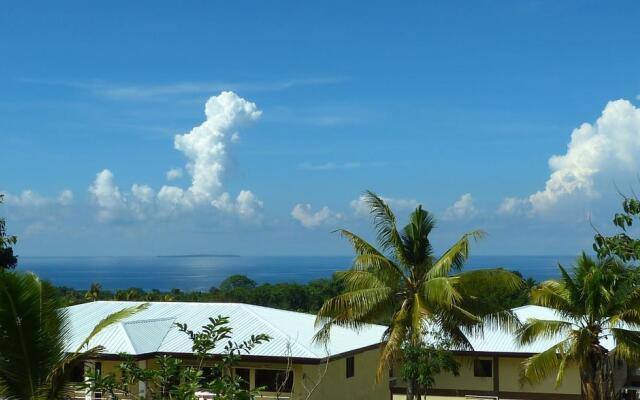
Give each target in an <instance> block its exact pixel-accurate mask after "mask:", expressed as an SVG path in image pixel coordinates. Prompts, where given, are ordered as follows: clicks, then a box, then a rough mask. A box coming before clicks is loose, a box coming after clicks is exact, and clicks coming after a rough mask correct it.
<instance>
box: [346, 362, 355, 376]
mask: <svg viewBox="0 0 640 400" xmlns="http://www.w3.org/2000/svg"><path fill="white" fill-rule="evenodd" d="M346 360H347V378H351V377H352V376H354V375H355V373H356V360H355V359H354V358H353V357H347V358H346Z"/></svg>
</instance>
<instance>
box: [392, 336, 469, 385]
mask: <svg viewBox="0 0 640 400" xmlns="http://www.w3.org/2000/svg"><path fill="white" fill-rule="evenodd" d="M423 336H424V337H426V338H429V339H428V342H420V343H418V344H412V343H409V342H406V343H405V344H404V345H403V347H402V355H403V360H402V366H401V368H400V376H401V377H402V379H404V380H405V381H407V382H412V381H415V382H417V383H418V386H417V388H416V395H417V396H418V397H420V396H421V395H422V394H426V393H425V390H426V389H429V388H431V387H433V384H434V383H435V376H436V375H438V374H439V373H441V372H449V373H452V374H453V375H455V376H458V375H459V374H460V363H458V361H456V359H455V357H454V356H453V353H452V352H451V349H452V346H453V343H452V342H451V340H448V339H447V338H445V337H444V335H442V334H441V333H440V332H438V331H430V332H429V331H427V332H424V334H423Z"/></svg>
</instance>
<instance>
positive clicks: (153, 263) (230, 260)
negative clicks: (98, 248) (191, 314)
mask: <svg viewBox="0 0 640 400" xmlns="http://www.w3.org/2000/svg"><path fill="white" fill-rule="evenodd" d="M574 259H575V256H565V255H545V256H539V255H522V256H504V255H503V256H489V255H483V256H471V257H470V258H469V260H468V262H467V263H466V265H465V268H466V269H470V270H473V269H481V268H498V267H501V268H505V269H508V270H513V271H518V272H520V274H522V276H523V277H524V278H529V277H531V278H534V279H536V280H538V281H540V280H545V279H551V278H555V277H557V270H558V269H557V264H558V263H561V264H563V265H569V264H571V263H572V262H573V260H574ZM18 260H19V261H18V267H17V269H18V270H22V271H31V272H34V273H36V274H38V275H39V276H40V277H42V278H43V279H46V280H49V281H51V282H52V283H53V284H54V285H56V286H65V287H71V288H74V289H85V288H88V287H89V285H90V284H91V283H92V282H97V283H100V284H101V285H102V287H103V288H105V289H110V290H115V289H126V288H130V287H137V288H141V289H145V290H151V289H158V290H162V291H168V290H171V289H174V288H176V289H181V290H184V291H204V290H209V289H210V288H211V287H214V286H217V285H219V284H220V282H221V281H222V280H224V279H225V278H227V277H228V276H231V275H234V274H242V275H246V276H248V277H249V278H251V279H253V280H255V281H256V282H257V283H259V284H261V283H270V284H274V283H307V282H309V281H311V280H314V279H320V278H331V275H332V274H333V273H334V272H337V271H341V270H346V269H348V268H350V266H351V262H352V260H353V256H352V255H350V256H242V255H229V254H225V255H204V254H201V255H193V254H192V255H189V254H185V255H157V256H131V255H128V256H20V257H19V259H18Z"/></svg>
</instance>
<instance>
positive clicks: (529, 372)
mask: <svg viewBox="0 0 640 400" xmlns="http://www.w3.org/2000/svg"><path fill="white" fill-rule="evenodd" d="M558 267H559V269H560V274H561V278H560V279H558V280H549V281H545V282H543V283H542V284H540V285H539V286H538V287H536V288H534V289H533V290H532V291H531V303H532V304H536V305H540V306H544V307H550V308H552V309H554V310H555V311H556V313H557V319H552V320H542V319H529V320H528V321H526V322H525V323H524V324H523V326H522V327H521V328H520V329H519V331H518V337H519V339H520V341H521V342H522V343H523V344H527V343H532V342H534V341H536V340H538V339H541V338H544V339H557V340H558V341H557V343H555V344H554V345H553V346H551V347H549V348H548V349H547V350H545V351H543V352H542V353H539V354H536V355H534V356H532V357H530V358H528V359H527V360H526V361H525V362H524V363H523V377H524V378H525V379H526V380H528V381H531V382H536V381H540V380H541V379H543V378H544V377H546V376H548V375H550V374H552V373H556V384H557V385H559V384H560V383H561V382H562V379H563V376H564V373H565V370H566V368H567V367H569V366H571V365H574V366H577V367H578V368H579V370H580V380H581V383H582V393H583V396H585V398H587V399H590V400H603V399H611V398H613V386H612V380H611V370H610V361H611V360H610V358H609V356H610V355H615V356H616V357H619V358H620V359H623V360H626V361H628V362H632V361H636V362H637V361H638V360H640V333H639V332H637V329H638V328H639V327H640V287H638V286H637V282H638V273H637V272H636V271H634V270H632V269H629V268H626V267H625V266H624V265H622V264H621V263H619V262H618V261H617V260H615V259H613V258H604V259H597V260H594V259H592V258H591V257H589V256H587V255H586V254H584V253H583V254H582V255H581V256H580V257H578V259H577V261H576V263H575V265H574V267H573V271H572V273H571V274H569V273H568V272H567V271H566V270H565V269H564V268H563V267H562V266H561V265H559V266H558ZM607 337H612V338H613V339H614V340H615V343H616V348H615V350H614V351H613V353H614V354H609V351H608V350H607V348H606V347H605V346H604V345H603V339H605V338H607Z"/></svg>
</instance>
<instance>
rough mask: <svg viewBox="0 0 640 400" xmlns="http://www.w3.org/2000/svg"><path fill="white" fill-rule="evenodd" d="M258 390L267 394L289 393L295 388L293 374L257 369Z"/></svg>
mask: <svg viewBox="0 0 640 400" xmlns="http://www.w3.org/2000/svg"><path fill="white" fill-rule="evenodd" d="M255 386H256V388H258V387H263V388H264V389H262V390H264V391H266V392H281V393H289V392H291V389H292V388H293V372H289V373H288V374H287V373H286V371H282V370H277V369H256V384H255Z"/></svg>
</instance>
